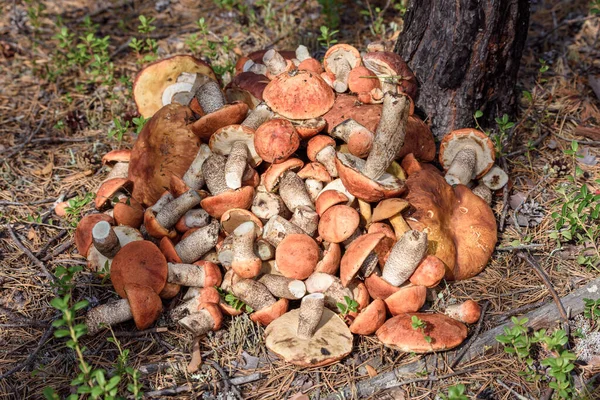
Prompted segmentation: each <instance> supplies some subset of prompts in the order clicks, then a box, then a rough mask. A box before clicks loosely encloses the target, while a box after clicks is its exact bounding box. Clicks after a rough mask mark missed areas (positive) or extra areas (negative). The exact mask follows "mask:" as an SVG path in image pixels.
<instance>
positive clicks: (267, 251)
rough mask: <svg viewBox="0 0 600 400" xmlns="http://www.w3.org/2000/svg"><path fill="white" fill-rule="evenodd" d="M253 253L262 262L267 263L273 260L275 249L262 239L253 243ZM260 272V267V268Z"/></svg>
mask: <svg viewBox="0 0 600 400" xmlns="http://www.w3.org/2000/svg"><path fill="white" fill-rule="evenodd" d="M254 253H255V254H256V255H257V256H258V257H259V258H260V259H261V260H262V261H269V260H272V259H274V258H275V247H273V245H272V244H271V243H269V242H267V241H266V240H265V239H263V238H258V239H256V241H255V242H254ZM261 270H262V267H261Z"/></svg>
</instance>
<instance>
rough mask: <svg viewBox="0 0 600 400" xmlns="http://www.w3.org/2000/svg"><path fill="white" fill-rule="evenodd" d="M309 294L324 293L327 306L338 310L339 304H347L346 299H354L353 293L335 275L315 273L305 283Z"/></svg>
mask: <svg viewBox="0 0 600 400" xmlns="http://www.w3.org/2000/svg"><path fill="white" fill-rule="evenodd" d="M304 284H305V285H306V290H307V291H308V292H309V293H323V295H324V296H325V306H326V307H327V308H330V309H332V310H337V303H342V304H345V303H346V301H345V299H344V297H349V298H351V299H353V298H354V296H353V294H352V291H351V290H350V289H349V288H345V287H344V286H343V285H342V281H341V280H340V278H338V277H337V276H335V275H331V274H327V273H324V272H314V273H313V274H312V275H311V276H309V277H308V279H306V281H304Z"/></svg>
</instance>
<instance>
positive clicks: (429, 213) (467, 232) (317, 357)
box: [75, 44, 506, 366]
mask: <svg viewBox="0 0 600 400" xmlns="http://www.w3.org/2000/svg"><path fill="white" fill-rule="evenodd" d="M236 71H237V75H236V76H235V77H234V78H233V80H232V81H231V83H229V84H228V85H227V87H226V88H225V89H224V90H222V89H221V87H220V85H219V83H218V81H217V78H216V76H215V74H214V72H213V71H212V69H211V68H210V66H209V65H208V64H206V63H204V62H202V61H200V60H198V59H195V58H193V57H191V56H175V57H171V58H168V59H165V60H162V61H158V62H155V63H153V64H151V65H150V66H148V67H146V68H145V69H143V70H142V71H141V72H140V73H139V74H138V76H137V78H136V80H135V83H134V96H135V101H136V104H137V106H138V111H139V112H140V114H141V115H143V116H144V117H146V118H150V120H149V121H148V123H147V124H146V125H145V126H144V128H143V130H142V132H141V133H140V135H139V137H138V139H137V141H136V143H135V145H134V147H133V149H132V150H131V151H126V150H119V151H113V152H111V153H109V154H107V155H106V156H105V158H104V162H105V163H106V165H107V166H109V167H112V168H111V170H110V173H109V176H108V178H107V179H106V180H105V181H103V182H102V184H101V186H100V187H99V188H98V190H97V197H96V203H95V204H96V208H97V210H98V213H95V214H91V215H88V216H86V217H85V218H83V219H82V220H81V222H80V223H79V226H78V227H77V231H76V238H75V240H76V244H77V248H78V250H79V252H80V253H81V254H82V255H83V256H85V257H87V259H88V263H89V267H90V268H91V269H92V270H93V271H96V272H98V273H100V274H109V275H110V279H111V282H112V284H113V286H114V288H115V291H116V292H117V294H118V295H119V296H120V297H121V300H117V301H115V302H111V303H108V304H103V305H100V306H98V307H96V308H94V309H91V310H89V311H88V313H87V318H86V323H87V326H88V330H89V333H90V334H94V333H96V332H98V331H99V330H100V329H102V327H103V326H105V325H113V324H117V323H120V322H123V321H126V320H130V319H133V320H134V322H135V324H136V326H137V328H138V329H145V328H147V327H149V326H151V325H152V324H153V323H154V322H155V321H156V320H157V319H158V317H159V316H160V315H161V313H162V311H163V302H164V301H171V302H176V304H174V305H171V306H170V307H169V309H170V310H171V311H170V313H169V317H170V318H171V319H172V320H173V321H175V322H177V323H178V324H179V325H180V326H182V327H183V328H185V329H186V330H188V331H189V332H190V334H191V335H192V337H193V338H194V339H197V338H199V337H201V336H202V335H205V334H206V333H208V332H209V331H211V330H218V329H219V328H220V327H221V324H222V321H223V317H224V316H227V315H229V316H233V317H235V316H236V315H239V314H241V313H242V312H248V311H250V310H251V311H250V318H251V319H252V320H253V321H255V322H256V323H258V324H260V325H263V326H266V327H267V329H266V331H265V340H266V345H267V347H268V348H269V349H270V350H272V351H273V352H274V353H275V354H277V355H278V356H279V357H281V358H282V359H284V360H286V361H287V362H290V363H292V364H296V365H300V366H316V365H327V364H330V363H333V362H336V361H338V360H340V359H341V358H343V357H344V356H346V355H347V354H349V353H350V352H351V350H352V342H353V334H357V335H372V334H376V335H377V337H378V338H379V340H381V342H382V343H383V344H384V345H386V346H389V347H391V348H394V349H398V350H401V351H406V352H431V351H440V350H447V349H451V348H453V347H456V346H458V345H459V344H460V343H461V342H462V341H463V340H464V339H465V338H466V336H467V327H466V325H465V324H470V323H473V322H475V321H477V320H478V318H479V306H478V305H477V304H476V303H475V302H473V301H468V302H467V303H465V304H463V305H455V306H452V307H448V309H447V310H446V314H447V315H446V314H442V313H437V312H433V311H431V310H430V309H427V308H425V310H424V311H423V308H424V307H425V305H426V302H427V298H428V292H429V291H430V290H431V289H432V288H435V287H436V286H437V285H438V284H440V282H441V281H442V280H444V279H445V280H456V279H468V278H470V277H472V276H474V275H476V274H478V273H479V272H481V270H482V269H483V268H484V267H485V265H486V264H487V262H488V260H489V258H490V256H491V254H492V251H493V249H494V246H495V243H496V222H495V218H494V215H493V213H492V211H491V209H490V207H489V205H488V204H489V201H490V199H491V193H492V191H493V190H497V189H499V188H500V187H501V186H502V185H503V184H505V183H506V182H505V181H506V177H505V174H503V173H502V171H501V170H499V168H497V167H495V166H494V165H493V164H494V151H493V146H492V144H491V142H490V141H489V138H487V137H486V136H485V135H484V134H482V133H481V132H479V131H476V130H474V129H461V130H457V131H454V132H451V133H450V134H448V135H447V136H446V138H445V139H444V141H443V142H442V144H441V151H440V156H439V161H440V164H441V165H442V166H443V168H445V170H446V172H445V175H444V172H442V171H439V170H438V169H437V168H436V167H435V166H433V165H432V164H429V162H431V161H433V159H434V158H435V154H436V148H435V144H434V140H433V136H432V133H431V131H430V130H429V128H428V126H427V125H426V124H425V123H424V122H423V121H422V120H421V119H420V118H419V117H418V116H417V115H415V114H414V106H413V101H412V98H414V97H415V96H417V94H418V93H417V85H416V78H415V77H414V75H413V74H412V72H411V71H410V69H409V68H408V66H407V65H406V63H404V61H403V60H402V59H401V58H400V57H399V56H398V55H397V54H395V53H392V52H388V51H383V50H382V49H381V48H380V47H378V46H370V47H369V51H368V52H366V53H362V54H361V53H360V52H359V51H358V50H357V49H356V48H354V47H352V46H350V45H346V44H337V45H335V46H333V47H331V48H330V49H329V50H328V51H327V53H326V55H325V58H324V60H323V62H322V63H321V62H319V61H318V60H315V59H314V58H312V57H311V56H310V54H309V52H308V50H307V49H306V47H304V46H300V47H298V49H297V50H296V51H295V52H289V51H288V52H277V51H275V50H268V51H262V52H256V53H252V54H250V55H248V56H247V57H242V58H241V59H240V61H239V62H238V64H237V65H236ZM475 178H479V179H480V184H479V185H478V186H476V185H474V183H473V182H472V180H473V179H475ZM475 186H476V187H475ZM470 187H474V190H471V189H470ZM486 189H487V190H486ZM484 199H485V200H484ZM180 293H181V294H180ZM225 294H230V295H233V296H235V297H237V299H239V300H240V301H241V302H243V303H245V304H246V306H247V307H245V308H242V309H239V307H238V308H235V307H233V306H232V305H231V304H228V302H226V301H225V296H224V295H225ZM340 303H341V304H342V305H344V306H343V307H340ZM354 304H357V306H356V308H354V306H353V305H354ZM348 305H350V307H348ZM420 311H422V312H420ZM413 316H417V317H418V318H419V319H420V320H421V321H422V322H423V323H424V324H422V325H421V328H419V329H415V328H414V326H412V324H411V318H412V317H413Z"/></svg>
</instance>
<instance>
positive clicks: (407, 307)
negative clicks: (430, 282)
mask: <svg viewBox="0 0 600 400" xmlns="http://www.w3.org/2000/svg"><path fill="white" fill-rule="evenodd" d="M399 289H400V290H398V291H396V292H395V293H393V294H391V295H389V296H388V297H386V298H385V305H386V307H387V309H388V310H389V311H390V314H392V315H400V314H404V313H409V312H417V311H419V309H420V308H421V307H423V305H424V304H425V301H426V300H427V288H426V287H425V286H413V285H407V286H402V287H400V288H399Z"/></svg>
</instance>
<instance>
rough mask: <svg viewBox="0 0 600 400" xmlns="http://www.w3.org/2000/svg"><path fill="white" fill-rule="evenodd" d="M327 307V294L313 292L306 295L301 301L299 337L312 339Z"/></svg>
mask: <svg viewBox="0 0 600 400" xmlns="http://www.w3.org/2000/svg"><path fill="white" fill-rule="evenodd" d="M324 308H325V296H323V294H322V293H313V294H309V295H307V296H304V298H303V299H302V302H301V303H300V314H299V315H298V332H297V334H298V337H299V338H302V339H310V338H311V337H312V336H313V334H314V333H315V331H316V330H317V326H319V321H321V316H322V315H323V309H324Z"/></svg>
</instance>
